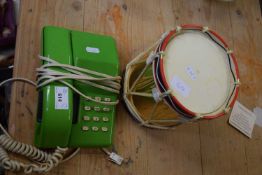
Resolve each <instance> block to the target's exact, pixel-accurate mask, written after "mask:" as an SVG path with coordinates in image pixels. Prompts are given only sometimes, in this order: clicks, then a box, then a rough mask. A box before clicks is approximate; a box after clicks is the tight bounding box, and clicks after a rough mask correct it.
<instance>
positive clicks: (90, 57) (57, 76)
mask: <svg viewBox="0 0 262 175" xmlns="http://www.w3.org/2000/svg"><path fill="white" fill-rule="evenodd" d="M39 57H40V59H41V60H42V66H41V67H40V68H38V69H37V77H38V80H37V83H34V82H33V81H31V80H27V79H24V78H12V79H9V80H6V81H5V82H1V83H0V86H1V85H3V84H4V83H7V82H9V81H26V82H28V83H30V84H33V85H35V86H36V87H37V88H38V91H39V97H38V112H37V121H36V129H35V139H34V143H35V145H36V146H37V147H38V148H56V150H55V152H54V153H52V154H50V153H46V152H44V151H42V150H39V149H38V148H35V147H33V146H31V145H27V144H24V143H21V142H17V141H15V140H13V139H12V138H11V136H9V134H8V133H7V132H6V131H5V130H4V128H3V127H2V126H1V125H0V127H1V129H2V130H3V131H4V132H5V134H2V135H0V164H2V165H3V166H4V168H6V169H9V170H13V171H19V170H21V169H24V172H25V173H31V172H47V171H49V170H51V169H52V168H53V167H55V166H57V165H58V164H59V163H60V162H62V161H63V157H64V155H65V153H66V151H67V148H78V147H99V148H104V147H109V146H111V145H112V140H113V130H114V121H115V115H116V104H117V103H118V100H117V97H118V93H119V92H120V87H121V86H120V81H121V77H120V76H119V60H118V55H117V49H116V43H115V40H114V39H113V38H112V37H110V36H104V35H97V34H91V33H87V32H80V31H74V30H68V29H64V28H60V27H54V26H46V27H44V28H43V31H42V49H41V56H39ZM8 151H9V152H14V153H17V154H21V155H23V156H26V157H28V159H30V160H33V161H37V162H39V164H38V165H36V164H33V163H29V164H24V163H21V162H17V161H15V160H12V159H11V158H9V156H8V154H7V152H8ZM105 152H106V153H107V154H108V155H109V157H110V159H111V160H112V161H114V162H115V163H117V164H121V162H122V161H123V158H122V157H121V156H119V155H117V154H115V153H113V152H112V153H110V152H108V151H107V150H105Z"/></svg>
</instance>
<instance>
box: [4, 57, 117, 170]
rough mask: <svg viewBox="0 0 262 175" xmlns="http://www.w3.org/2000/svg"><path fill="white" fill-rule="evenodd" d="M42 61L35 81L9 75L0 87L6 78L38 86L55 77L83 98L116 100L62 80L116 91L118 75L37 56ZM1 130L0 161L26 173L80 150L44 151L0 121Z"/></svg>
mask: <svg viewBox="0 0 262 175" xmlns="http://www.w3.org/2000/svg"><path fill="white" fill-rule="evenodd" d="M39 58H40V59H41V60H42V61H46V62H47V64H44V65H42V66H41V67H40V68H38V69H37V75H38V81H37V83H35V82H33V81H31V80H29V79H26V78H10V79H7V80H5V81H3V82H1V83H0V87H1V86H2V85H4V84H6V83H8V82H12V81H22V82H26V83H29V84H31V85H33V86H35V87H37V88H38V89H39V88H41V87H43V86H45V85H47V84H49V83H51V82H54V81H58V82H60V83H62V84H64V85H66V86H68V87H69V88H71V89H72V90H73V91H74V92H75V93H77V94H79V95H80V96H82V97H83V98H86V99H89V100H91V101H94V102H97V103H102V104H106V105H116V104H117V103H118V101H113V102H102V101H97V100H96V99H93V98H90V97H88V96H86V95H85V94H83V93H82V92H80V91H78V90H77V89H76V88H75V87H74V86H73V85H71V84H69V83H68V82H66V81H64V80H67V79H73V80H76V81H80V82H82V83H85V84H88V85H91V86H94V87H96V88H100V89H103V90H106V91H109V92H113V93H116V94H118V93H119V91H120V87H121V86H120V81H121V77H120V76H116V77H113V76H110V75H106V74H102V73H99V72H95V71H92V70H88V69H83V68H79V67H75V66H71V65H65V64H60V63H58V62H56V61H54V60H52V59H50V58H47V57H42V56H39ZM51 67H59V68H61V69H64V70H65V71H67V73H62V72H59V71H55V70H51V69H49V68H51ZM0 130H2V131H3V133H4V134H2V135H0V165H2V166H3V167H4V169H6V170H11V171H22V170H23V171H24V173H26V174H29V173H32V172H37V173H44V172H48V171H50V170H51V169H53V168H54V167H56V166H57V165H58V164H59V163H62V162H64V161H67V160H69V159H71V158H72V157H74V156H75V155H76V154H77V153H78V152H79V150H80V148H77V149H76V150H75V151H74V152H72V153H71V154H70V155H69V156H67V157H66V158H64V156H65V154H66V153H67V150H68V148H61V147H57V148H56V149H55V151H54V152H53V153H46V152H44V151H42V150H40V149H38V148H36V147H34V146H32V145H29V144H25V143H21V142H18V141H16V140H14V139H13V138H12V137H11V136H10V135H9V134H8V132H7V131H6V130H5V129H4V127H3V126H2V125H1V124H0ZM8 152H12V153H15V154H19V155H22V156H24V157H26V158H27V159H29V160H30V161H32V162H30V163H23V162H20V161H18V160H13V159H11V158H10V157H9V155H8Z"/></svg>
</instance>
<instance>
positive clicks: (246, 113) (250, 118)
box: [229, 101, 256, 138]
mask: <svg viewBox="0 0 262 175" xmlns="http://www.w3.org/2000/svg"><path fill="white" fill-rule="evenodd" d="M255 121H256V115H255V114H254V113H253V112H252V111H250V110H249V109H247V108H246V107H245V106H244V105H242V104H241V103H239V102H238V101H236V103H235V105H234V107H233V110H232V112H231V115H230V117H229V123H230V124H231V125H232V126H234V127H235V128H236V129H238V130H239V131H240V132H242V133H243V134H245V135H246V136H248V137H249V138H251V137H252V131H253V128H254V125H255Z"/></svg>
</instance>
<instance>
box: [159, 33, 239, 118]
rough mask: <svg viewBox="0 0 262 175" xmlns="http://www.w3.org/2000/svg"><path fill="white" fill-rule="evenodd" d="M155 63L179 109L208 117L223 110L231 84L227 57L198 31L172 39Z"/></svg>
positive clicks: (232, 81) (223, 51)
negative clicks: (158, 65) (158, 66)
mask: <svg viewBox="0 0 262 175" xmlns="http://www.w3.org/2000/svg"><path fill="white" fill-rule="evenodd" d="M159 62H160V74H161V75H160V77H161V79H164V82H165V83H164V86H165V88H166V89H171V90H172V93H171V95H172V96H173V97H175V98H176V100H177V101H178V102H179V103H180V104H182V105H183V108H185V109H188V110H189V111H191V112H193V113H197V114H210V113H213V112H214V111H217V110H219V109H220V108H223V107H225V104H226V101H227V100H228V98H229V96H230V95H229V94H230V92H231V91H232V88H233V86H232V84H234V80H233V78H232V76H231V73H230V67H229V63H228V54H227V53H226V51H225V50H224V49H223V48H222V47H220V46H219V45H218V44H217V43H215V42H214V41H212V40H211V39H210V38H209V37H208V36H207V35H205V34H204V33H202V32H200V31H187V32H183V33H180V34H179V35H176V36H175V37H174V38H173V39H171V40H170V41H169V42H168V44H167V46H166V48H165V50H164V56H163V57H162V58H161V59H159V60H158V63H159ZM161 69H162V70H161ZM156 73H157V74H158V72H156ZM169 103H170V102H169Z"/></svg>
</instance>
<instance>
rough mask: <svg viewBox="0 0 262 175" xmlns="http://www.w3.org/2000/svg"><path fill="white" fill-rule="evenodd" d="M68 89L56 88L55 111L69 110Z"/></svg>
mask: <svg viewBox="0 0 262 175" xmlns="http://www.w3.org/2000/svg"><path fill="white" fill-rule="evenodd" d="M68 108H69V106H68V87H60V86H56V87H55V109H68Z"/></svg>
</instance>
